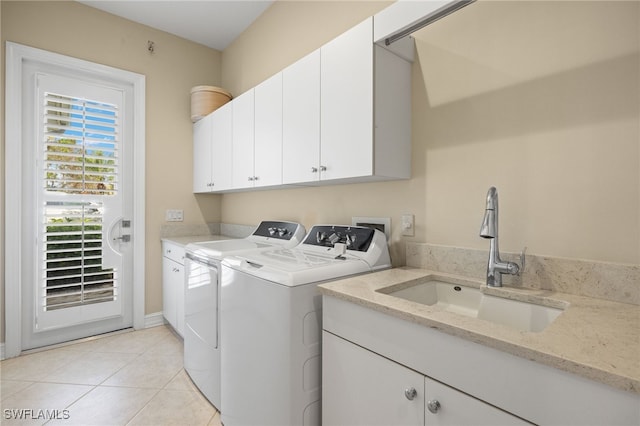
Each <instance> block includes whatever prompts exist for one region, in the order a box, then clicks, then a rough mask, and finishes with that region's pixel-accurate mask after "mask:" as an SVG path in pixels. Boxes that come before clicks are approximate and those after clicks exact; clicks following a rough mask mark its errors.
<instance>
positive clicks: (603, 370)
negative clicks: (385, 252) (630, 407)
mask: <svg viewBox="0 0 640 426" xmlns="http://www.w3.org/2000/svg"><path fill="white" fill-rule="evenodd" d="M430 276H432V277H436V278H437V277H441V278H444V280H447V281H451V280H453V281H455V280H461V281H460V282H461V283H465V284H467V285H471V286H477V287H480V288H482V289H483V291H485V292H486V293H490V294H494V295H496V296H503V297H508V298H511V299H516V300H522V301H530V302H535V303H538V304H543V305H547V306H553V307H562V306H566V308H565V310H564V312H563V313H562V314H561V315H560V316H559V317H558V318H557V319H556V320H555V321H554V322H553V323H551V324H550V325H549V326H548V327H547V328H545V329H544V330H543V331H541V332H524V331H518V330H515V329H513V328H510V327H507V326H503V325H500V324H494V323H491V322H488V321H484V320H479V319H476V318H470V317H465V316H463V315H459V314H455V313H451V312H447V311H444V310H442V309H441V308H439V307H437V306H427V305H423V304H419V303H414V302H410V301H407V300H403V299H400V298H398V297H393V296H389V295H387V294H384V293H383V292H379V291H377V290H380V289H386V290H385V291H387V292H389V287H391V286H393V287H394V288H395V289H400V288H403V287H409V286H411V285H413V284H414V283H417V282H421V281H425V280H426V279H427V278H429V277H430ZM319 288H320V289H321V292H322V294H324V295H328V296H334V297H337V298H340V299H343V300H347V301H350V302H353V303H357V304H360V305H362V306H365V307H368V308H371V309H375V310H377V311H380V312H383V313H385V314H388V315H393V316H396V317H398V318H401V319H403V320H406V321H411V322H414V323H417V324H421V325H424V326H425V327H431V328H435V329H438V330H441V331H443V332H445V333H448V334H451V335H454V336H458V337H461V338H463V339H467V340H470V341H473V342H476V343H479V344H482V345H485V346H489V347H492V348H495V349H499V350H502V351H504V352H508V353H510V354H513V355H516V356H520V357H522V358H526V359H530V360H533V361H536V362H540V363H542V364H546V365H548V366H551V367H555V368H558V369H560V370H564V371H567V372H570V373H574V374H577V375H580V376H582V377H586V378H589V379H591V380H595V381H598V382H602V383H605V384H608V385H610V386H614V387H617V388H620V389H623V390H626V391H629V392H633V393H637V394H640V306H638V305H632V304H625V303H616V302H610V301H606V300H601V299H595V298H589V297H583V296H576V295H570V294H565V293H558V292H550V291H546V290H530V289H519V288H513V287H503V288H500V289H493V288H487V287H486V286H485V285H484V284H483V282H482V281H477V280H473V279H468V278H466V277H460V276H455V275H450V274H443V273H440V272H433V271H429V270H425V269H418V268H410V267H405V268H395V269H389V270H385V271H381V272H376V273H373V274H366V275H360V276H356V277H353V278H347V279H344V280H339V281H333V282H329V283H325V284H323V285H320V286H319Z"/></svg>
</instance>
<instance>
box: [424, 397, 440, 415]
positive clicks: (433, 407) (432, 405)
mask: <svg viewBox="0 0 640 426" xmlns="http://www.w3.org/2000/svg"><path fill="white" fill-rule="evenodd" d="M427 408H428V409H429V411H431V412H432V413H433V414H436V413H437V412H438V411H440V401H438V400H437V399H431V400H429V401H428V402H427Z"/></svg>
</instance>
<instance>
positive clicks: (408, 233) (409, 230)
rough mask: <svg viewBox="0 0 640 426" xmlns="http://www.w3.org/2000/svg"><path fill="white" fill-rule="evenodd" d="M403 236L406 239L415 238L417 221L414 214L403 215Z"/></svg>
mask: <svg viewBox="0 0 640 426" xmlns="http://www.w3.org/2000/svg"><path fill="white" fill-rule="evenodd" d="M401 226H402V235H403V236H405V237H413V236H415V229H414V228H415V221H414V219H413V215H412V214H403V215H402V224H401Z"/></svg>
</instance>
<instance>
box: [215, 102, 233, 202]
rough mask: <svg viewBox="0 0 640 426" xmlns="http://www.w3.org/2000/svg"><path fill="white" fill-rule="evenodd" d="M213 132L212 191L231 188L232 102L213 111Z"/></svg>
mask: <svg viewBox="0 0 640 426" xmlns="http://www.w3.org/2000/svg"><path fill="white" fill-rule="evenodd" d="M212 116H213V121H212V123H211V134H212V137H213V144H212V145H213V148H212V152H211V158H212V163H213V170H212V173H211V176H212V178H213V179H212V185H211V190H212V191H225V190H228V189H231V149H232V146H233V130H232V118H233V108H232V106H231V103H226V104H224V105H223V106H221V107H220V108H218V109H217V110H216V111H214V112H213V114H212Z"/></svg>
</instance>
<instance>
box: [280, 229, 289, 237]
mask: <svg viewBox="0 0 640 426" xmlns="http://www.w3.org/2000/svg"><path fill="white" fill-rule="evenodd" d="M287 233H288V231H287V228H278V235H279V236H281V237H284V236H285V235H287Z"/></svg>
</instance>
